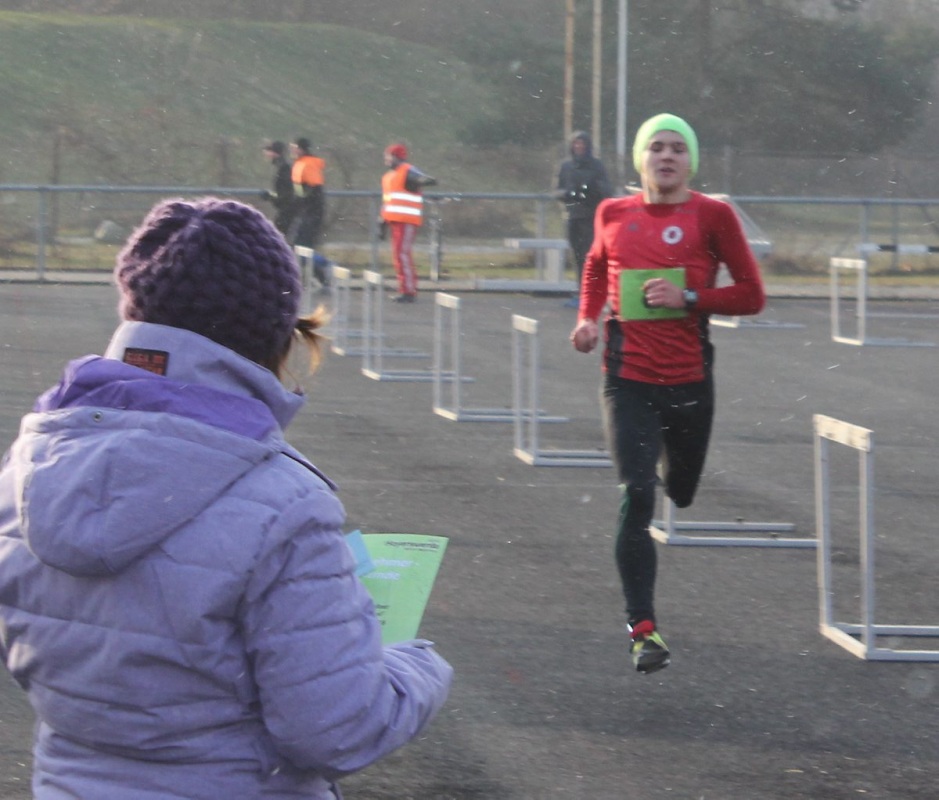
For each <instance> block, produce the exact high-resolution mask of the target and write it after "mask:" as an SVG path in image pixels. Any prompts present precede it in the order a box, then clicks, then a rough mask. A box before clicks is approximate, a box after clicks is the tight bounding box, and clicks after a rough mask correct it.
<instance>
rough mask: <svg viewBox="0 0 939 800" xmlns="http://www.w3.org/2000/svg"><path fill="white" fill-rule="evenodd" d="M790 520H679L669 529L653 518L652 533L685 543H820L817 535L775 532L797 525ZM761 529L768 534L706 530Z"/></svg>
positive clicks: (806, 545) (665, 540) (664, 540)
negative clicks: (781, 534)
mask: <svg viewBox="0 0 939 800" xmlns="http://www.w3.org/2000/svg"><path fill="white" fill-rule="evenodd" d="M794 527H795V526H794V525H791V524H790V523H788V522H678V523H675V524H674V525H673V526H672V530H671V531H669V530H668V526H667V525H666V523H665V522H663V521H662V520H652V525H650V526H649V533H650V534H652V538H653V539H655V540H656V541H658V542H661V543H662V544H668V545H677V546H683V547H790V548H806V549H807V548H813V547H817V546H818V542H817V541H816V540H815V539H802V538H796V537H786V536H776V535H775V534H776V533H783V532H786V531H791V530H793V529H794ZM676 530H689V531H702V535H700V536H698V535H691V536H689V535H684V534H681V533H676V532H675V531H676ZM707 531H713V532H715V533H722V532H723V533H731V532H734V531H736V532H739V533H746V532H751V533H758V532H765V533H767V534H768V535H767V536H713V535H710V534H708V533H707Z"/></svg>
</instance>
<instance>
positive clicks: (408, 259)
mask: <svg viewBox="0 0 939 800" xmlns="http://www.w3.org/2000/svg"><path fill="white" fill-rule="evenodd" d="M384 158H385V166H386V167H387V168H388V170H387V171H386V172H385V174H384V175H383V176H382V179H381V202H382V204H381V220H382V235H383V236H384V229H385V227H386V226H387V227H388V228H390V230H391V258H392V262H393V263H394V268H395V274H396V275H397V276H398V294H397V295H395V296H394V298H392V299H393V300H394V301H395V302H398V303H413V302H414V301H415V300H416V299H417V270H416V269H415V268H414V256H413V249H414V240H415V239H416V238H417V232H418V230H419V229H420V226H421V225H422V224H423V221H424V198H423V197H422V196H421V190H422V189H423V188H424V187H425V186H435V185H436V184H437V180H436V179H435V178H432V177H431V176H430V175H425V174H424V173H423V172H421V171H420V170H419V169H418V168H417V167H415V166H413V165H412V164H409V163H408V161H407V158H408V150H407V147H405V146H404V145H403V144H391V145H388V147H387V148H385V153H384Z"/></svg>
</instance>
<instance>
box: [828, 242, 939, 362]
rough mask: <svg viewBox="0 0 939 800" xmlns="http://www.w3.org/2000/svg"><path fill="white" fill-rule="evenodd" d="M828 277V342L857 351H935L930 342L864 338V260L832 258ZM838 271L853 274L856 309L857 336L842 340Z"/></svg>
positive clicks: (865, 285) (865, 331)
mask: <svg viewBox="0 0 939 800" xmlns="http://www.w3.org/2000/svg"><path fill="white" fill-rule="evenodd" d="M828 268H829V272H830V275H831V339H832V341H833V342H840V343H841V344H853V345H856V346H859V347H863V346H865V345H869V346H879V347H935V343H934V342H915V341H912V340H910V339H903V338H893V339H875V338H871V337H869V336H868V335H867V316H868V315H867V259H863V258H832V259H830V260H829V262H828ZM840 270H853V271H854V272H855V274H856V275H857V283H856V294H857V298H856V301H855V303H856V308H855V317H856V319H857V335H856V336H846V335H845V334H843V333H842V332H841V313H840V306H841V303H840V300H841V288H840V281H839V277H838V276H839V274H840Z"/></svg>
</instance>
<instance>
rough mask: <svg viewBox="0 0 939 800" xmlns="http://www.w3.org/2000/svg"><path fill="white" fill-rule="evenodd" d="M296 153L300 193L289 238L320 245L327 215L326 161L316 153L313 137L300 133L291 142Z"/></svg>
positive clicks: (292, 174)
mask: <svg viewBox="0 0 939 800" xmlns="http://www.w3.org/2000/svg"><path fill="white" fill-rule="evenodd" d="M290 151H291V154H292V155H293V157H294V162H293V167H291V171H290V178H291V181H292V182H293V190H294V194H295V195H296V214H295V216H294V219H293V224H292V225H291V226H290V232H289V234H288V236H287V240H288V241H289V242H290V243H291V244H299V245H302V246H303V247H313V248H316V247H319V245H320V243H321V242H322V240H323V219H324V218H325V216H326V187H325V179H324V173H325V171H326V162H325V161H324V160H323V159H322V158H320V157H319V156H315V155H313V153H312V146H311V144H310V140H309V139H307V138H306V137H303V136H301V137H299V138H298V139H295V140H294V141H293V142H291V144H290Z"/></svg>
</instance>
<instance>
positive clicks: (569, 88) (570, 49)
mask: <svg viewBox="0 0 939 800" xmlns="http://www.w3.org/2000/svg"><path fill="white" fill-rule="evenodd" d="M573 132H574V0H567V15H566V17H565V23H564V141H567V140H568V139H570V137H571V134H572V133H573Z"/></svg>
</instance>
